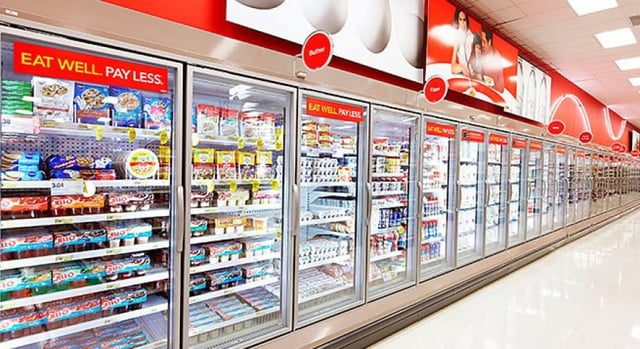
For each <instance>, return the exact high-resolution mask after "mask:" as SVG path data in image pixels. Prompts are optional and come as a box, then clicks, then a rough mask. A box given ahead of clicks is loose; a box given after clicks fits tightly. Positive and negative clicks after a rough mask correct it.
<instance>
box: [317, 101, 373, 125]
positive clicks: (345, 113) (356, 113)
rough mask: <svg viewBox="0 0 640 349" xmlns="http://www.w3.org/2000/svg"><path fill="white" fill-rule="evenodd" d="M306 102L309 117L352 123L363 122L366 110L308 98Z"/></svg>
mask: <svg viewBox="0 0 640 349" xmlns="http://www.w3.org/2000/svg"><path fill="white" fill-rule="evenodd" d="M306 100H307V115H311V116H318V117H321V118H330V119H336V120H343V121H350V122H362V120H363V118H364V108H363V107H360V106H355V105H351V104H344V103H337V102H333V101H328V100H326V99H318V98H313V97H307V98H306Z"/></svg>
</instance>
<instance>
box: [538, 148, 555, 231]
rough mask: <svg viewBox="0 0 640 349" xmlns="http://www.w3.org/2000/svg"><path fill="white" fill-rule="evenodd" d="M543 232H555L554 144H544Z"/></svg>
mask: <svg viewBox="0 0 640 349" xmlns="http://www.w3.org/2000/svg"><path fill="white" fill-rule="evenodd" d="M542 161H543V167H542V185H543V187H542V188H543V189H542V225H541V227H542V230H541V234H542V235H544V234H547V233H550V232H551V231H552V230H553V207H554V201H555V191H556V185H557V183H556V162H555V161H556V147H555V145H553V144H549V143H544V149H543V155H542Z"/></svg>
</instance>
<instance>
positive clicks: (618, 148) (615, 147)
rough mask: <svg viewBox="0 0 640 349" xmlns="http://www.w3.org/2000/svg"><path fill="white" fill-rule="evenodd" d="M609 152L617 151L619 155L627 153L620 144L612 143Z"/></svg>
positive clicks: (624, 147) (625, 148)
mask: <svg viewBox="0 0 640 349" xmlns="http://www.w3.org/2000/svg"><path fill="white" fill-rule="evenodd" d="M611 150H613V151H617V152H619V153H624V152H626V151H627V147H626V146H625V145H624V144H620V143H613V144H612V145H611Z"/></svg>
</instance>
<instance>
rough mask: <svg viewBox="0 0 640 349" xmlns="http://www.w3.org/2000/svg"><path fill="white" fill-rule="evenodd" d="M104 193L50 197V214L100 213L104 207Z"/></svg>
mask: <svg viewBox="0 0 640 349" xmlns="http://www.w3.org/2000/svg"><path fill="white" fill-rule="evenodd" d="M105 199H106V197H105V195H104V194H95V195H93V196H89V197H86V196H83V195H63V196H52V197H51V214H52V215H53V216H70V215H84V214H98V213H102V212H103V211H104V208H105Z"/></svg>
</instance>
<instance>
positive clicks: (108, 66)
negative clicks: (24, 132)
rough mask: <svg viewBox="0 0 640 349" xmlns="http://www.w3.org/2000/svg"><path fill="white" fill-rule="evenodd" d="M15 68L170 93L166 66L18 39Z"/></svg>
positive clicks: (33, 73)
mask: <svg viewBox="0 0 640 349" xmlns="http://www.w3.org/2000/svg"><path fill="white" fill-rule="evenodd" d="M13 49H14V50H13V70H14V72H16V73H20V74H29V75H37V76H43V77H48V78H56V79H65V80H74V81H80V82H88V83H95V84H101V85H111V86H118V87H128V88H132V89H137V90H145V91H153V92H160V93H167V92H168V91H169V89H168V86H169V78H168V72H167V69H166V68H160V67H155V66H150V65H144V64H139V63H133V62H128V61H121V60H117V59H112V58H106V57H101V56H94V55H89V54H85V53H79V52H74V51H67V50H61V49H57V48H53V47H47V46H39V45H33V44H27V43H24V42H20V41H16V42H14V44H13Z"/></svg>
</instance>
